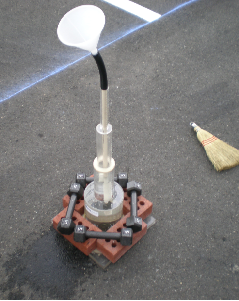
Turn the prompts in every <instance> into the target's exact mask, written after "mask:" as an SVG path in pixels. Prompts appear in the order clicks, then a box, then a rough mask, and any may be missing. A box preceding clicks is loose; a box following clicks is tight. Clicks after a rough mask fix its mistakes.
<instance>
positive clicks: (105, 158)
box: [96, 124, 112, 168]
mask: <svg viewBox="0 0 239 301" xmlns="http://www.w3.org/2000/svg"><path fill="white" fill-rule="evenodd" d="M96 155H97V161H98V165H99V167H101V168H108V167H109V166H110V164H111V159H112V125H111V124H108V125H107V126H106V130H105V131H104V130H103V126H102V124H98V125H97V127H96Z"/></svg>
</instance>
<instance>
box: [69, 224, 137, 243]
mask: <svg viewBox="0 0 239 301" xmlns="http://www.w3.org/2000/svg"><path fill="white" fill-rule="evenodd" d="M88 238H97V239H113V240H118V241H120V243H121V245H122V246H130V245H132V240H133V231H132V229H130V228H122V229H121V233H120V232H97V231H89V230H87V228H86V227H85V226H83V225H77V226H76V227H75V230H74V240H75V241H76V242H85V241H86V239H88Z"/></svg>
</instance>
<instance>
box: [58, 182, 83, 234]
mask: <svg viewBox="0 0 239 301" xmlns="http://www.w3.org/2000/svg"><path fill="white" fill-rule="evenodd" d="M83 193H84V189H83V187H82V186H81V185H80V184H79V183H73V184H71V186H70V187H69V190H68V191H67V194H68V195H69V196H70V198H71V199H70V202H69V205H68V208H67V211H66V217H64V218H62V219H61V220H60V222H59V223H58V225H57V230H58V231H59V232H60V233H61V234H66V235H70V234H71V233H73V231H74V228H75V224H74V222H73V220H72V215H73V212H74V209H75V205H76V202H77V200H79V199H80V198H81V197H82V196H83Z"/></svg>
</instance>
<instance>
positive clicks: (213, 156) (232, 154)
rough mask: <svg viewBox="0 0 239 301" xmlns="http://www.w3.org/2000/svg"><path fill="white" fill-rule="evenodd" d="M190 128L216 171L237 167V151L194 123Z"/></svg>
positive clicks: (238, 160) (238, 153)
mask: <svg viewBox="0 0 239 301" xmlns="http://www.w3.org/2000/svg"><path fill="white" fill-rule="evenodd" d="M191 126H192V127H193V128H194V131H195V132H196V133H197V138H198V140H199V141H200V142H201V143H202V146H203V147H204V149H205V151H206V153H207V156H208V159H209V160H210V161H211V162H212V164H213V165H214V168H215V169H216V170H217V171H221V170H225V169H230V168H232V167H235V166H237V165H239V150H238V149H236V148H235V147H233V146H231V145H229V144H227V143H226V142H224V141H222V140H220V139H218V138H217V137H215V136H213V135H212V134H210V133H209V132H207V131H205V130H203V129H201V128H200V127H199V126H198V125H196V124H195V123H191Z"/></svg>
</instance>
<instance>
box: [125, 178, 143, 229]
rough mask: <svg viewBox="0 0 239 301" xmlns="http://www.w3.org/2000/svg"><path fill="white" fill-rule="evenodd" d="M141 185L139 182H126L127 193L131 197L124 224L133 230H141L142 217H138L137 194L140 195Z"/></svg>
mask: <svg viewBox="0 0 239 301" xmlns="http://www.w3.org/2000/svg"><path fill="white" fill-rule="evenodd" d="M141 192H142V187H141V184H140V183H137V182H135V181H131V182H129V183H128V184H127V195H128V196H129V197H130V198H131V212H130V217H128V218H127V220H126V226H127V227H129V228H131V229H132V230H133V232H134V233H135V232H139V231H141V230H142V218H141V217H138V214H137V211H138V204H137V200H138V196H140V195H141Z"/></svg>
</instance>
